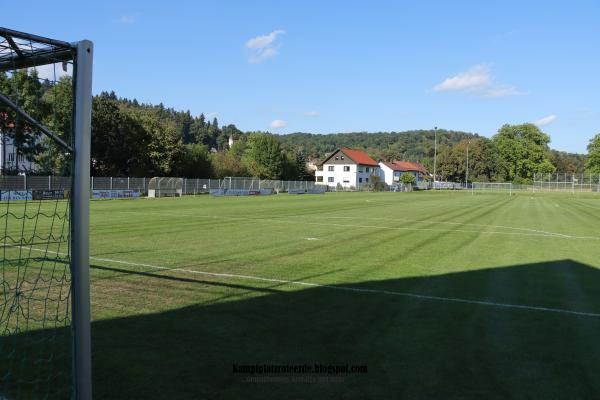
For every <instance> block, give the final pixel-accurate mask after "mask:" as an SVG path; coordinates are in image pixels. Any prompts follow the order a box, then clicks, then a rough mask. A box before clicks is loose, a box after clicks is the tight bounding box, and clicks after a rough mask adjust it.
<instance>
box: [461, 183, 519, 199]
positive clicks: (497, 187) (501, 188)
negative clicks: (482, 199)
mask: <svg viewBox="0 0 600 400" xmlns="http://www.w3.org/2000/svg"><path fill="white" fill-rule="evenodd" d="M512 192H513V185H512V183H510V182H509V183H498V182H473V183H472V184H471V193H473V194H477V193H502V194H508V195H509V196H510V195H512Z"/></svg>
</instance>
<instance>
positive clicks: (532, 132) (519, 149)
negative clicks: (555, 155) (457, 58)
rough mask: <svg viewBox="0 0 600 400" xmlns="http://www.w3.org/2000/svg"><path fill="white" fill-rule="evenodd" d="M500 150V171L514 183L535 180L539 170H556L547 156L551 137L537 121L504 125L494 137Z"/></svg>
mask: <svg viewBox="0 0 600 400" xmlns="http://www.w3.org/2000/svg"><path fill="white" fill-rule="evenodd" d="M492 141H493V143H494V145H495V146H496V148H497V150H498V166H499V173H500V174H501V175H502V178H504V179H506V180H509V181H514V182H517V183H519V182H531V181H532V180H533V176H534V174H536V173H552V172H554V171H555V169H556V168H555V167H554V166H553V165H552V163H551V162H550V161H549V160H548V158H547V152H548V144H549V143H550V137H549V136H548V135H547V134H545V133H544V132H542V131H541V130H540V129H539V128H538V127H537V126H535V125H534V124H522V125H508V124H507V125H503V126H502V127H501V128H500V130H499V131H498V133H497V134H496V135H494V137H493V138H492Z"/></svg>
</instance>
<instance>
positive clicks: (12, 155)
mask: <svg viewBox="0 0 600 400" xmlns="http://www.w3.org/2000/svg"><path fill="white" fill-rule="evenodd" d="M8 161H15V153H8Z"/></svg>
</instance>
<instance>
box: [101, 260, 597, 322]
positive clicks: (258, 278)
mask: <svg viewBox="0 0 600 400" xmlns="http://www.w3.org/2000/svg"><path fill="white" fill-rule="evenodd" d="M90 259H93V260H96V261H103V262H109V263H116V264H122V265H130V266H138V267H147V268H152V269H157V270H162V271H179V272H185V273H190V274H198V275H205V276H214V277H219V278H232V279H243V280H253V281H261V282H271V283H283V284H288V285H296V286H304V287H314V288H324V289H333V290H340V291H346V292H355V293H370V294H380V295H389V296H400V297H408V298H413V299H419V300H431V301H442V302H448V303H463V304H471V305H480V306H488V307H496V308H508V309H517V310H526V311H537V312H546V313H556V314H566V315H576V316H580V317H593V318H600V313H593V312H586V311H575V310H568V309H563V308H553V307H542V306H531V305H524V304H511V303H498V302H494V301H489V300H470V299H463V298H459V297H443V296H432V295H426V294H418V293H409V292H398V291H393V290H384V289H374V288H356V287H350V286H343V285H327V284H322V283H314V282H304V281H294V280H288V279H279V278H266V277H261V276H254V275H240V274H229V273H224V272H208V271H198V270H194V269H187V268H169V267H161V266H158V265H152V264H145V263H134V262H131V261H123V260H114V259H110V258H100V257H90Z"/></svg>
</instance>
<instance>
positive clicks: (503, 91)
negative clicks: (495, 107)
mask: <svg viewBox="0 0 600 400" xmlns="http://www.w3.org/2000/svg"><path fill="white" fill-rule="evenodd" d="M527 94H528V93H527V92H522V91H520V90H519V89H517V88H516V87H514V86H496V87H493V88H488V89H486V90H485V91H483V92H482V95H483V96H485V97H504V96H525V95H527Z"/></svg>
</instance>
